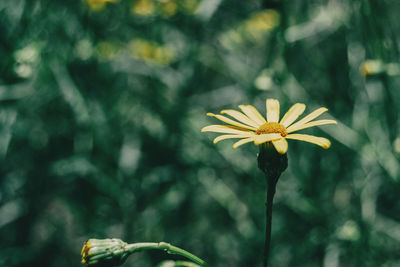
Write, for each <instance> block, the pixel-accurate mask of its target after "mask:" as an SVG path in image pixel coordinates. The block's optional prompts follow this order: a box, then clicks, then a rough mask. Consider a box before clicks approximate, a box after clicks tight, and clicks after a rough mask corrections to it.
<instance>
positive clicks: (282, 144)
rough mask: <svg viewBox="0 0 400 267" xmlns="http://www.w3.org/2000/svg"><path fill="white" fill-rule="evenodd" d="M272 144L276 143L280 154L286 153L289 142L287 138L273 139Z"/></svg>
mask: <svg viewBox="0 0 400 267" xmlns="http://www.w3.org/2000/svg"><path fill="white" fill-rule="evenodd" d="M272 144H273V145H274V147H275V149H276V151H278V153H280V154H285V153H286V151H287V149H288V143H287V141H286V140H285V138H281V139H278V140H273V141H272Z"/></svg>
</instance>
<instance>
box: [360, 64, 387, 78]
mask: <svg viewBox="0 0 400 267" xmlns="http://www.w3.org/2000/svg"><path fill="white" fill-rule="evenodd" d="M384 71H385V66H384V64H383V62H382V61H380V60H366V61H364V62H363V63H362V64H361V66H360V72H361V74H362V75H364V76H371V75H375V74H380V73H382V72H384Z"/></svg>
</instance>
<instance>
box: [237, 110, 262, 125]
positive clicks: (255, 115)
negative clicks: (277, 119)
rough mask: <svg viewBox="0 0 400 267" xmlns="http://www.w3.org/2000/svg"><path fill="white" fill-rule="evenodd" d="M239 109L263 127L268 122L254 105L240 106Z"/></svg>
mask: <svg viewBox="0 0 400 267" xmlns="http://www.w3.org/2000/svg"><path fill="white" fill-rule="evenodd" d="M239 108H240V109H241V110H242V111H243V113H244V114H246V115H247V117H249V118H250V119H252V120H253V121H255V122H257V123H258V124H259V125H263V124H264V123H266V122H267V121H266V120H265V119H264V117H263V116H261V114H260V112H258V110H257V109H256V108H255V107H253V106H252V105H239Z"/></svg>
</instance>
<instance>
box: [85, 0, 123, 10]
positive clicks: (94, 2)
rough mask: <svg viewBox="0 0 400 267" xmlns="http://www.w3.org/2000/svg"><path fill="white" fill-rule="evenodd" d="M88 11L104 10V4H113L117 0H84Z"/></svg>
mask: <svg viewBox="0 0 400 267" xmlns="http://www.w3.org/2000/svg"><path fill="white" fill-rule="evenodd" d="M85 1H86V2H87V3H88V5H89V7H90V9H92V10H94V11H99V10H101V9H103V8H104V6H105V4H106V3H115V2H117V1H118V0H85Z"/></svg>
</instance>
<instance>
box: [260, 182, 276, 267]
mask: <svg viewBox="0 0 400 267" xmlns="http://www.w3.org/2000/svg"><path fill="white" fill-rule="evenodd" d="M266 176H267V177H266V178H267V182H268V189H267V202H266V203H265V208H266V217H267V219H266V223H265V244H264V267H267V266H268V259H269V249H270V244H271V226H272V204H273V201H274V196H275V189H276V183H277V181H278V178H279V176H278V177H271V175H270V176H269V177H268V175H266Z"/></svg>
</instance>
